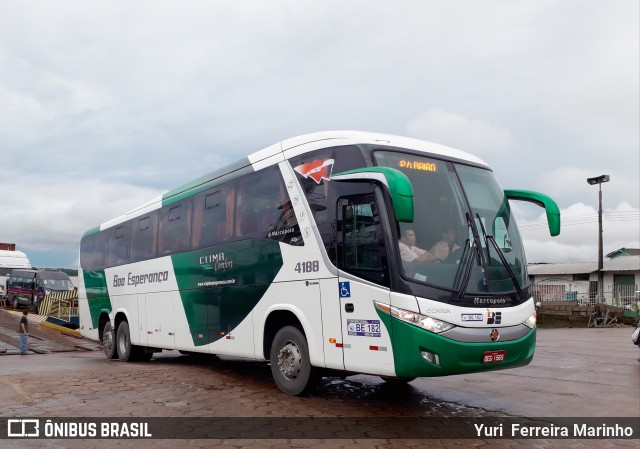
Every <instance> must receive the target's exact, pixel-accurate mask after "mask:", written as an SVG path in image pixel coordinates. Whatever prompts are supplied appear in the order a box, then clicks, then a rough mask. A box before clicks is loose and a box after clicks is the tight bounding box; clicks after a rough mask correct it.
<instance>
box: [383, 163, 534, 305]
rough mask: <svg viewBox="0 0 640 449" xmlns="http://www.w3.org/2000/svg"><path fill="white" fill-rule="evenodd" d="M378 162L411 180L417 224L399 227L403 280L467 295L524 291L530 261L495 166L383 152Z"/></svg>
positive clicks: (455, 296) (401, 224) (519, 293)
mask: <svg viewBox="0 0 640 449" xmlns="http://www.w3.org/2000/svg"><path fill="white" fill-rule="evenodd" d="M374 157H375V161H376V164H377V165H381V166H387V167H392V168H396V169H398V170H400V171H402V172H403V173H404V174H406V175H407V177H408V178H409V180H410V181H411V184H412V186H413V191H414V208H415V218H414V221H413V223H400V241H399V242H398V246H399V250H400V251H399V252H400V258H401V262H402V263H401V267H402V276H403V277H404V278H405V279H407V280H410V281H411V282H417V283H422V284H427V285H429V286H431V287H435V288H438V289H441V290H447V291H449V292H452V293H453V296H452V297H453V298H457V299H462V297H463V296H465V295H510V294H512V293H515V292H517V293H518V295H519V296H520V295H521V290H522V289H524V288H525V284H526V281H527V275H526V262H525V258H524V250H523V247H522V243H521V239H520V234H519V233H518V230H517V227H516V224H515V220H514V218H513V217H512V216H511V211H510V208H509V204H508V201H507V198H506V196H505V194H504V191H503V190H502V188H501V187H500V186H499V185H498V183H497V181H496V179H495V177H494V175H493V172H491V171H490V170H488V169H484V168H480V167H473V166H469V165H463V164H458V163H454V162H450V161H443V160H439V159H433V158H427V157H423V156H417V155H412V154H403V153H398V152H387V151H377V152H375V153H374Z"/></svg>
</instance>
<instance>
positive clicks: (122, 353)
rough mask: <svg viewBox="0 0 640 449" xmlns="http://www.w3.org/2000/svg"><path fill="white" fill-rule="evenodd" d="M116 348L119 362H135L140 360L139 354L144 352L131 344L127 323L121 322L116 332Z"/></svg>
mask: <svg viewBox="0 0 640 449" xmlns="http://www.w3.org/2000/svg"><path fill="white" fill-rule="evenodd" d="M116 347H117V348H118V359H120V361H121V362H135V361H138V360H140V358H141V357H140V355H141V354H140V353H141V352H144V348H142V347H140V346H135V345H132V344H131V331H130V330H129V323H128V322H126V321H122V322H121V323H120V324H119V325H118V331H117V332H116Z"/></svg>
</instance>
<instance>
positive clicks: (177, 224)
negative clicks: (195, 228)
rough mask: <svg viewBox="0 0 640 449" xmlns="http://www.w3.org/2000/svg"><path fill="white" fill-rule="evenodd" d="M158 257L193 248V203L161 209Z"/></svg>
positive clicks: (188, 202) (185, 202) (187, 202)
mask: <svg viewBox="0 0 640 449" xmlns="http://www.w3.org/2000/svg"><path fill="white" fill-rule="evenodd" d="M158 237H159V238H158V255H162V254H172V253H176V252H180V251H187V250H189V249H190V247H191V201H189V200H187V201H182V202H181V203H177V204H171V205H169V206H165V207H163V208H162V209H160V224H159V231H158Z"/></svg>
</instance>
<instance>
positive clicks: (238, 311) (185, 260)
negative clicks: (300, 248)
mask: <svg viewBox="0 0 640 449" xmlns="http://www.w3.org/2000/svg"><path fill="white" fill-rule="evenodd" d="M171 260H172V262H173V267H174V270H175V274H176V279H177V282H178V288H179V290H180V296H181V299H182V305H183V307H184V311H185V314H186V317H187V322H188V323H189V331H190V333H191V337H192V339H193V344H194V345H195V346H202V345H206V344H209V343H213V342H215V341H217V340H219V339H220V338H223V337H224V336H225V335H226V334H228V333H229V332H230V331H232V330H233V329H234V328H235V327H237V326H238V325H239V324H240V323H241V322H242V320H244V319H245V318H246V317H247V316H248V315H249V314H250V313H251V311H252V310H253V308H254V307H255V306H256V304H257V303H258V302H259V301H260V299H261V298H262V297H263V296H264V294H265V292H266V291H267V289H268V288H269V285H270V284H271V283H272V282H273V280H274V279H275V277H276V275H277V274H278V272H279V271H280V269H281V268H282V254H281V252H280V244H279V243H278V242H277V241H275V240H260V239H248V240H241V241H239V242H233V243H227V244H224V245H220V246H216V247H214V248H209V249H204V250H197V251H191V252H189V253H182V254H176V255H174V256H172V257H171Z"/></svg>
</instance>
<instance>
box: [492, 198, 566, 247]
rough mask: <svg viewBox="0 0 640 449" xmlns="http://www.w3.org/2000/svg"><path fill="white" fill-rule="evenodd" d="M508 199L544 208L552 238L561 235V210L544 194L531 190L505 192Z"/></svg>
mask: <svg viewBox="0 0 640 449" xmlns="http://www.w3.org/2000/svg"><path fill="white" fill-rule="evenodd" d="M504 194H505V195H506V197H507V199H510V200H518V201H527V202H529V203H533V204H537V205H538V206H540V207H542V208H544V210H545V211H546V213H547V224H548V225H549V233H550V234H551V236H552V237H555V236H557V235H560V209H559V208H558V205H557V204H556V202H555V201H553V200H552V199H551V198H550V197H548V196H547V195H545V194H544V193H538V192H532V191H530V190H505V191H504Z"/></svg>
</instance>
